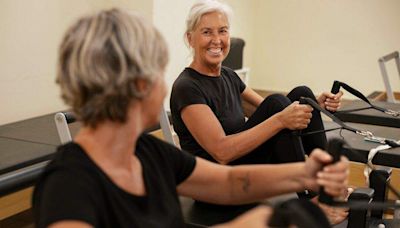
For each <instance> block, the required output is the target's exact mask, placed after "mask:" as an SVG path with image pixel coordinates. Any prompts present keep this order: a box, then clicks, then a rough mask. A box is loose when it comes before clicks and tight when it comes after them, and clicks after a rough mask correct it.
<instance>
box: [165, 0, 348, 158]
mask: <svg viewBox="0 0 400 228" xmlns="http://www.w3.org/2000/svg"><path fill="white" fill-rule="evenodd" d="M231 14H232V11H231V9H230V7H229V6H228V5H226V4H224V3H222V2H220V1H217V0H200V1H198V2H197V3H196V4H194V5H193V7H192V8H191V10H190V12H189V15H188V18H187V21H186V22H187V23H186V26H187V28H186V32H185V38H186V40H187V43H188V44H189V47H190V48H191V50H192V53H193V59H192V62H191V63H190V65H189V67H187V68H185V69H184V70H183V72H182V73H181V74H180V75H179V76H178V78H177V79H176V81H175V82H174V85H173V87H172V93H171V100H170V107H171V114H172V122H173V126H174V129H175V131H176V133H177V134H178V136H179V141H180V144H181V147H182V149H184V150H186V151H189V152H191V153H192V154H194V155H196V156H199V157H202V158H204V159H207V160H209V161H212V162H216V163H220V164H229V165H240V164H268V163H287V162H296V161H304V158H305V154H308V155H309V154H310V153H311V151H313V150H314V149H315V148H325V146H326V143H327V140H326V136H325V134H324V133H319V134H312V135H308V136H305V137H302V138H301V139H300V138H299V137H298V136H296V135H295V134H293V131H296V130H302V131H303V133H307V132H312V131H320V132H322V131H321V130H323V128H324V126H323V124H322V119H321V115H320V113H319V112H318V110H313V109H312V108H311V107H310V106H308V105H304V104H299V101H298V100H299V99H300V97H309V98H311V99H313V100H314V101H316V102H318V103H319V105H320V106H321V107H322V108H326V109H327V110H330V111H335V110H336V109H337V108H338V107H339V106H340V99H341V96H342V92H338V93H337V94H332V93H330V92H324V93H322V95H321V96H319V97H318V98H315V96H314V94H313V92H312V91H311V89H309V88H308V87H306V86H299V87H296V88H295V89H293V90H292V91H291V92H290V93H289V94H288V95H287V96H283V95H279V94H273V95H271V96H269V97H267V98H266V99H263V98H262V97H261V96H260V95H258V94H257V93H256V92H254V90H252V89H251V88H249V87H247V86H246V85H245V84H244V83H243V82H242V81H241V79H240V78H239V76H238V75H237V74H236V73H235V72H234V71H233V70H232V69H230V68H228V67H224V66H222V61H223V60H224V59H225V58H226V56H227V55H228V53H229V49H230V33H229V29H230V26H231V24H230V21H231ZM242 100H244V101H246V102H247V103H249V104H251V105H252V106H254V107H255V109H256V111H255V112H254V113H253V115H251V116H248V121H245V114H244V111H243V108H242V106H241V103H242Z"/></svg>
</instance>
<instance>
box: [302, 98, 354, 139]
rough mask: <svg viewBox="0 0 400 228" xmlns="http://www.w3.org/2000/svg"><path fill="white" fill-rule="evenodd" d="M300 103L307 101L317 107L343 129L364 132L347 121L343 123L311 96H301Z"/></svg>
mask: <svg viewBox="0 0 400 228" xmlns="http://www.w3.org/2000/svg"><path fill="white" fill-rule="evenodd" d="M300 103H307V104H309V105H311V106H312V107H313V108H315V109H317V110H318V111H320V112H322V113H324V114H325V115H327V116H328V117H329V118H331V119H332V120H333V121H334V122H335V123H337V124H339V125H340V126H341V127H342V128H343V129H346V130H349V131H352V132H354V133H359V132H362V131H361V130H358V129H355V128H353V127H350V126H348V125H346V124H345V123H343V122H342V121H341V120H340V119H339V118H337V117H336V116H334V115H333V114H332V113H330V112H328V111H327V110H325V109H322V108H321V106H319V104H317V102H315V101H314V100H313V99H311V98H309V97H300Z"/></svg>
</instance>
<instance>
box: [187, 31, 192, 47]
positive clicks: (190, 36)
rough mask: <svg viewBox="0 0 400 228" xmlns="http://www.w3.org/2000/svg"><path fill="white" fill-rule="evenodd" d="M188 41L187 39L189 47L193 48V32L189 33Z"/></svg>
mask: <svg viewBox="0 0 400 228" xmlns="http://www.w3.org/2000/svg"><path fill="white" fill-rule="evenodd" d="M186 39H187V41H188V43H189V46H190V47H193V39H192V33H191V32H187V33H186Z"/></svg>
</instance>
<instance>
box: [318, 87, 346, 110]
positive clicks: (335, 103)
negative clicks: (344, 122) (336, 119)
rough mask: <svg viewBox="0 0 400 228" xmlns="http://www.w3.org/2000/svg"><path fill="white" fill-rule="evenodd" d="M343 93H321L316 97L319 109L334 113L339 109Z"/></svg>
mask: <svg viewBox="0 0 400 228" xmlns="http://www.w3.org/2000/svg"><path fill="white" fill-rule="evenodd" d="M342 96H343V92H342V91H339V92H338V93H337V94H333V93H330V92H323V93H322V94H321V95H319V96H318V98H317V101H318V104H319V106H321V108H324V109H326V110H328V111H332V112H336V110H338V109H339V108H340V101H341V100H342Z"/></svg>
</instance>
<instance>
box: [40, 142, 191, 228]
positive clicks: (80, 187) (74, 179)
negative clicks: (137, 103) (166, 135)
mask: <svg viewBox="0 0 400 228" xmlns="http://www.w3.org/2000/svg"><path fill="white" fill-rule="evenodd" d="M136 155H137V157H138V158H139V160H140V162H141V165H142V169H143V178H144V184H145V188H146V195H145V196H136V195H133V194H131V193H128V192H126V191H124V190H123V189H121V188H119V187H118V186H117V185H115V184H114V182H112V180H111V179H110V178H109V177H108V176H107V175H106V174H105V173H104V172H103V171H102V170H101V169H100V168H99V167H98V166H97V165H96V164H95V163H94V162H93V161H92V160H91V159H90V158H89V157H88V156H87V154H86V152H85V151H84V150H83V149H82V148H81V147H80V146H79V145H78V144H76V143H73V142H72V143H68V144H66V145H63V146H61V147H59V149H58V151H57V153H56V156H55V158H54V160H53V161H52V162H51V163H50V164H49V165H48V167H47V168H46V170H45V172H44V173H43V175H42V176H41V178H40V180H39V182H38V183H37V185H36V188H35V191H34V195H33V211H34V215H35V220H36V221H35V222H36V226H37V227H47V226H48V225H49V224H52V223H54V222H57V221H60V220H66V219H70V220H71V219H72V220H80V221H84V222H87V223H89V224H91V225H93V226H94V227H184V221H183V217H182V212H181V207H180V203H179V200H178V196H177V192H176V185H178V184H179V183H181V182H182V181H184V180H185V179H186V178H187V177H188V176H189V175H190V174H191V173H192V171H193V169H194V167H195V159H194V157H193V156H191V155H189V154H187V153H185V152H181V151H179V150H178V149H176V148H175V147H173V146H171V145H169V144H167V143H164V142H162V141H160V140H158V139H156V138H154V137H152V136H149V135H142V136H141V137H140V138H139V140H138V143H137V147H136Z"/></svg>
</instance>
